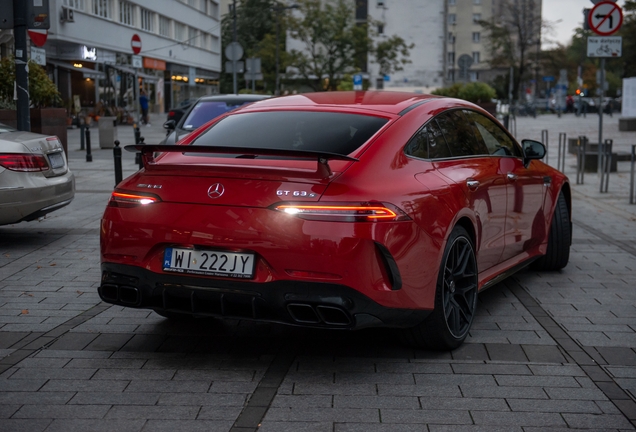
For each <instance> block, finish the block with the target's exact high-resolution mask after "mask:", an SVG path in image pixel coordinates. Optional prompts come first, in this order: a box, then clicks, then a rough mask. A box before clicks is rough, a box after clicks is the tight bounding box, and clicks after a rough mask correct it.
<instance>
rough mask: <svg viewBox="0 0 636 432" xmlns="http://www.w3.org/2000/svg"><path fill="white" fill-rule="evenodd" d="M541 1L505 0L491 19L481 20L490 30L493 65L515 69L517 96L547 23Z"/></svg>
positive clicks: (514, 94)
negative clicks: (543, 18) (543, 22)
mask: <svg viewBox="0 0 636 432" xmlns="http://www.w3.org/2000/svg"><path fill="white" fill-rule="evenodd" d="M539 1H540V0H525V1H522V2H519V1H515V0H505V1H503V2H501V4H500V6H499V7H500V10H498V11H497V13H496V14H495V16H494V17H493V19H492V20H491V21H483V20H482V21H479V24H480V25H481V26H482V28H483V29H484V30H485V32H486V47H487V49H488V51H489V54H490V62H489V63H490V66H491V67H493V68H502V69H506V70H507V69H510V68H511V67H512V68H513V70H514V79H513V86H512V88H513V92H512V94H513V98H515V97H519V95H520V88H521V83H522V82H523V81H524V80H526V79H528V78H529V74H528V72H529V68H530V64H529V62H530V53H531V52H532V50H533V49H535V48H536V46H537V43H538V38H539V36H540V33H541V28H542V26H543V24H542V23H541V19H540V16H539V15H538V14H537V11H538V10H539V4H538V2H539Z"/></svg>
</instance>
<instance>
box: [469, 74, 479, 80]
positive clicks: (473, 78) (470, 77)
mask: <svg viewBox="0 0 636 432" xmlns="http://www.w3.org/2000/svg"><path fill="white" fill-rule="evenodd" d="M468 79H469V80H470V82H475V81H479V72H469V73H468Z"/></svg>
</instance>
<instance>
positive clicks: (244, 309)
mask: <svg viewBox="0 0 636 432" xmlns="http://www.w3.org/2000/svg"><path fill="white" fill-rule="evenodd" d="M101 269H102V280H101V285H100V287H99V289H98V292H99V296H100V297H101V299H102V300H104V301H105V302H108V303H112V304H116V305H121V306H127V307H133V308H146V309H156V310H159V311H166V312H181V313H186V314H191V315H194V316H202V317H205V316H214V317H227V318H236V319H248V320H256V321H268V322H276V323H282V324H288V325H296V326H304V327H318V328H339V329H361V328H366V327H413V326H415V325H417V324H419V323H421V322H422V321H423V320H424V319H425V318H426V316H427V315H428V314H429V313H430V311H429V310H421V309H399V308H388V307H385V306H382V305H380V304H378V303H377V302H375V301H373V300H371V299H370V298H369V297H367V296H365V295H364V294H361V293H360V292H358V291H356V290H354V289H352V288H349V287H347V286H344V285H339V284H335V283H321V282H305V281H274V282H266V283H253V282H241V281H231V280H214V279H204V278H197V277H188V276H183V275H178V276H177V275H168V274H157V273H154V272H152V271H149V270H146V269H143V268H140V267H136V266H130V265H124V264H112V263H102V266H101Z"/></svg>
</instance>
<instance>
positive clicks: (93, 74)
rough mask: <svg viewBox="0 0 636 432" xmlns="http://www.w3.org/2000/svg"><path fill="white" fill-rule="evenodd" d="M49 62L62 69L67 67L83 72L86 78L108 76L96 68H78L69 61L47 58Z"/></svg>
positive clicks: (103, 77)
mask: <svg viewBox="0 0 636 432" xmlns="http://www.w3.org/2000/svg"><path fill="white" fill-rule="evenodd" d="M47 64H51V65H53V66H56V67H59V68H62V69H67V70H71V71H75V72H80V73H81V74H83V75H84V78H91V79H105V78H106V74H105V73H104V72H102V71H98V70H95V69H89V68H76V67H74V66H73V65H72V64H68V63H64V62H57V61H54V60H47Z"/></svg>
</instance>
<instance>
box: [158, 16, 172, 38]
mask: <svg viewBox="0 0 636 432" xmlns="http://www.w3.org/2000/svg"><path fill="white" fill-rule="evenodd" d="M159 34H160V35H161V36H165V37H170V36H171V35H170V19H169V18H166V17H165V16H160V17H159Z"/></svg>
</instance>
